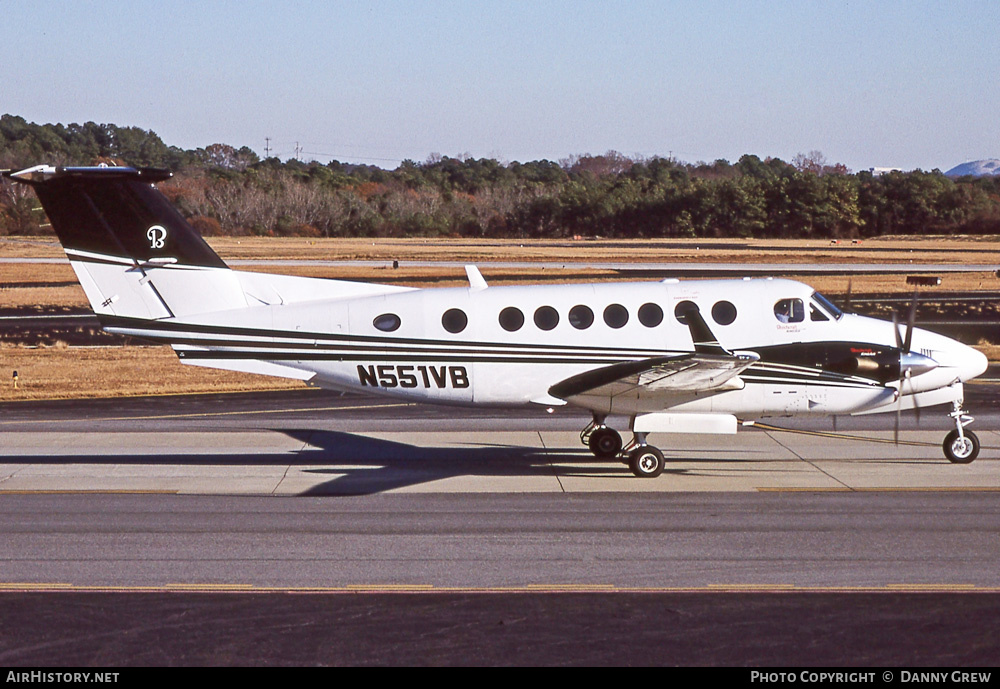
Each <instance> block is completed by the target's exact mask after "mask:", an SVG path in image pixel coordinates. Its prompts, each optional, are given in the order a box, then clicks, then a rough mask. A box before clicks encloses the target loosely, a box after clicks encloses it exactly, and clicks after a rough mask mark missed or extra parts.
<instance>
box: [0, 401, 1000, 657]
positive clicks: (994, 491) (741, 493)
mask: <svg viewBox="0 0 1000 689" xmlns="http://www.w3.org/2000/svg"><path fill="white" fill-rule="evenodd" d="M993 386H994V384H993V383H986V384H982V385H980V386H979V387H976V386H969V392H970V394H969V398H970V403H969V405H968V406H969V408H970V410H971V411H973V412H974V414H975V415H976V416H977V421H976V423H975V425H974V428H975V429H976V430H977V432H978V433H979V435H980V438H981V439H982V442H983V451H982V454H981V455H980V458H979V459H978V460H977V461H976V462H974V463H972V464H970V465H952V464H949V463H948V462H947V461H946V460H945V459H944V458H943V455H942V454H941V448H940V445H939V443H940V441H941V439H942V437H943V434H944V431H945V430H946V429H947V423H946V419H944V417H943V414H935V413H933V410H930V411H928V412H925V413H924V414H923V415H922V417H921V420H920V423H919V426H918V425H917V424H916V422H915V420H914V419H912V418H910V417H909V416H904V423H903V425H902V429H901V433H900V440H901V442H900V443H899V444H896V443H894V442H893V432H892V423H893V420H894V415H891V414H890V415H882V416H877V417H865V418H860V419H841V420H839V421H838V423H837V429H836V431H834V429H833V425H832V423H831V422H829V421H826V422H821V423H817V422H815V421H813V422H808V423H803V422H798V423H795V424H793V423H790V420H770V423H771V424H772V426H773V427H769V428H761V427H753V428H747V429H744V430H741V432H740V434H739V435H737V436H709V437H704V436H702V437H697V436H683V435H678V436H666V435H660V436H658V437H656V438H654V440H655V441H656V442H658V444H659V445H660V446H661V447H663V448H664V449H665V450H666V452H665V454H667V456H668V457H669V458H670V460H671V461H670V464H669V465H668V469H667V471H666V472H665V473H664V475H663V476H661V477H660V478H658V479H655V480H640V479H636V478H634V477H632V475H631V474H630V473H629V472H628V470H627V469H626V468H625V467H624V466H623V465H620V464H615V463H612V462H599V461H596V460H595V459H594V458H593V457H592V456H591V455H590V454H589V453H588V452H587V451H586V450H585V449H584V448H583V446H582V445H580V443H579V439H578V437H577V436H578V433H579V430H580V428H582V426H583V424H584V423H585V422H586V421H587V419H586V417H585V416H582V415H580V414H574V413H566V412H565V411H562V410H556V411H555V412H554V413H552V414H549V413H547V412H546V410H542V409H540V410H518V411H511V410H507V411H503V412H498V411H496V410H476V411H472V412H468V413H467V412H465V411H462V410H456V409H452V408H440V407H428V406H417V405H410V404H407V403H402V402H398V401H394V400H379V399H375V398H362V397H339V396H336V395H332V394H330V393H327V392H323V391H315V390H300V391H290V392H283V393H280V392H279V393H266V394H253V395H251V394H239V395H197V396H175V397H159V398H134V399H124V400H91V401H87V402H83V403H81V402H71V401H54V402H37V403H16V404H4V405H0V434H2V438H3V443H2V449H0V523H2V524H4V529H3V532H2V533H0V563H2V576H0V592H2V595H0V614H2V615H3V616H4V620H5V625H4V631H3V632H0V663H2V664H7V665H30V664H33V663H35V664H37V663H46V664H70V665H81V664H82V665H129V664H206V663H209V664H280V663H290V664H310V663H330V664H368V663H371V664H614V665H619V664H662V663H668V664H684V665H692V664H694V665H697V664H727V665H733V664H757V665H759V664H772V665H773V664H799V665H800V664H835V665H857V664H861V665H864V664H899V663H910V664H937V663H941V664H959V663H965V664H970V663H971V664H975V663H987V662H991V661H990V660H989V659H993V661H995V658H996V657H998V656H997V653H998V652H1000V642H998V641H996V640H993V639H992V638H985V637H984V635H983V634H982V629H983V627H984V626H987V627H988V626H989V625H991V624H992V620H993V619H995V614H996V612H997V610H998V609H1000V542H998V541H997V535H996V534H997V533H1000V471H998V469H1000V462H998V461H997V460H998V458H1000V433H998V430H1000V417H998V416H997V412H996V410H995V402H994V401H995V399H996V397H997V396H996V395H995V394H994V392H995V391H994V387H993ZM614 421H616V423H617V424H618V425H619V427H621V428H623V429H624V428H625V426H624V425H623V424H622V420H621V419H618V420H614ZM779 421H780V422H781V424H780V425H781V426H783V427H785V428H786V429H787V430H777V429H776V427H777V426H778V425H779ZM95 630H97V632H98V633H96V634H95ZM987 636H988V635H987ZM623 638H627V639H632V640H633V643H623V642H622V639H623ZM930 638H933V639H934V643H930ZM196 640H199V641H198V642H196ZM154 649H155V650H154Z"/></svg>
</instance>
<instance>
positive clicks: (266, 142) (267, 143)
mask: <svg viewBox="0 0 1000 689" xmlns="http://www.w3.org/2000/svg"><path fill="white" fill-rule="evenodd" d="M270 157H271V137H269V136H265V137H264V159H265V160H266V159H268V158H270Z"/></svg>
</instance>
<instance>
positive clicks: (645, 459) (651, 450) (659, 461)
mask: <svg viewBox="0 0 1000 689" xmlns="http://www.w3.org/2000/svg"><path fill="white" fill-rule="evenodd" d="M628 467H629V469H631V470H632V473H633V474H635V475H636V476H638V477H639V478H656V477H657V476H659V475H660V474H662V473H663V467H664V461H663V453H662V452H660V451H659V450H658V449H656V448H655V447H653V446H652V445H642V446H640V447H637V448H635V449H634V450H632V452H631V453H630V454H629V457H628Z"/></svg>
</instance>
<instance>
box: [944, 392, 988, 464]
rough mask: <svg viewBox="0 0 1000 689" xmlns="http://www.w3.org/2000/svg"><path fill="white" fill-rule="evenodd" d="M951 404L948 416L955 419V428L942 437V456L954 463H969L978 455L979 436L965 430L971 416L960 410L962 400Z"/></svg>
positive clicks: (970, 420)
mask: <svg viewBox="0 0 1000 689" xmlns="http://www.w3.org/2000/svg"><path fill="white" fill-rule="evenodd" d="M952 404H953V405H954V406H953V408H952V412H951V413H950V414H949V415H948V416H950V417H951V418H952V419H953V420H954V421H955V430H953V431H951V432H950V433H948V435H946V436H945V437H944V444H943V447H944V456H945V457H947V458H948V461H949V462H952V463H954V464H969V463H970V462H972V461H973V460H974V459H975V458H976V457H978V456H979V438H978V437H977V436H976V434H975V433H973V432H972V431H967V430H965V427H966V426H968V425H969V424H970V423H972V421H973V418H972V417H971V416H969V415H968V414H966V413H965V412H964V411H962V400H956V401H955V402H953V403H952Z"/></svg>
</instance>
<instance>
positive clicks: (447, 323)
mask: <svg viewBox="0 0 1000 689" xmlns="http://www.w3.org/2000/svg"><path fill="white" fill-rule="evenodd" d="M468 324H469V317H468V316H466V315H465V311H462V309H448V310H447V311H445V312H444V315H443V316H441V325H442V326H444V329H445V330H447V331H448V332H450V333H460V332H462V331H463V330H465V326H467V325H468Z"/></svg>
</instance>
